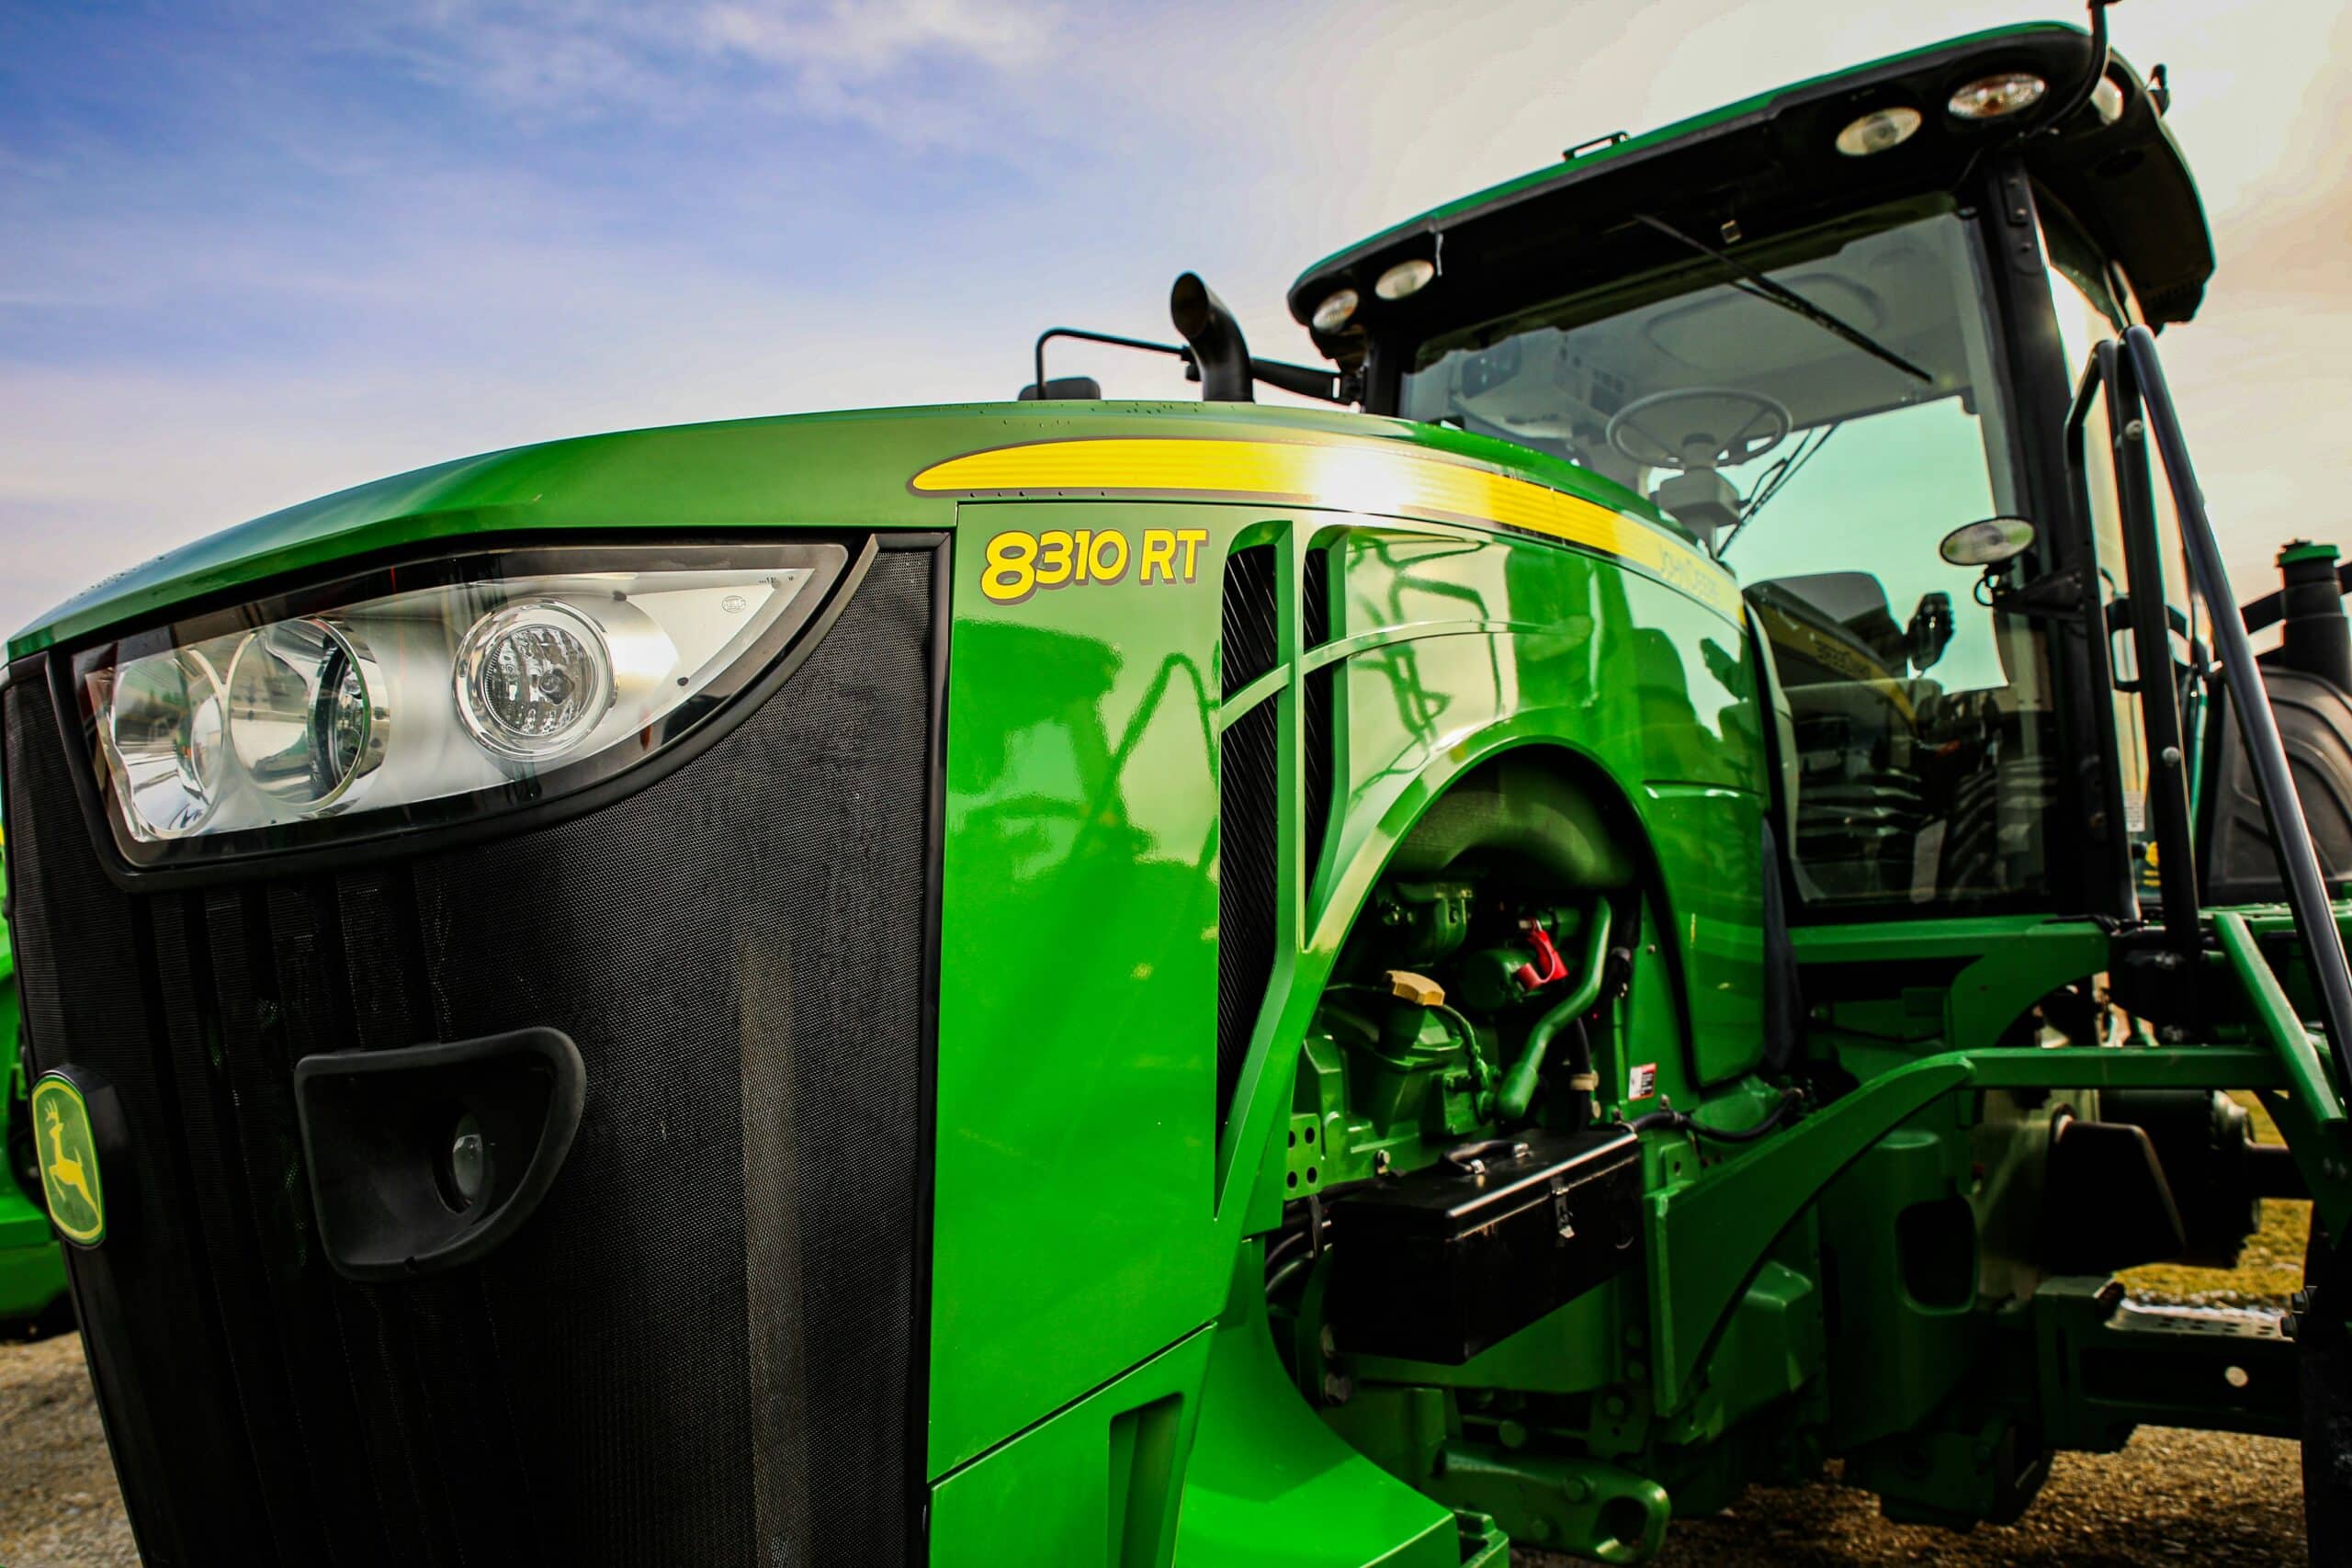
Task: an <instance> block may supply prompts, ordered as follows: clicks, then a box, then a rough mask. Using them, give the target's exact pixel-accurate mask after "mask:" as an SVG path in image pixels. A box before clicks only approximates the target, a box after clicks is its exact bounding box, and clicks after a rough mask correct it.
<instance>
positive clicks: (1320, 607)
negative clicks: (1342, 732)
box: [1298, 547, 1340, 886]
mask: <svg viewBox="0 0 2352 1568" xmlns="http://www.w3.org/2000/svg"><path fill="white" fill-rule="evenodd" d="M1335 620H1336V612H1335V611H1334V608H1333V606H1332V604H1331V551H1330V549H1329V547H1326V548H1322V549H1313V550H1309V551H1307V552H1306V560H1305V561H1303V562H1301V563H1300V582H1299V586H1298V621H1299V630H1300V632H1301V633H1302V634H1303V636H1302V637H1301V640H1302V641H1303V642H1304V644H1305V645H1306V647H1308V648H1320V647H1321V646H1323V644H1325V643H1327V642H1329V641H1330V640H1331V636H1332V626H1333V625H1334V622H1335ZM1339 680H1340V665H1339V663H1337V662H1334V663H1330V664H1326V665H1324V666H1323V667H1322V668H1321V669H1319V670H1310V671H1307V672H1306V680H1305V681H1304V682H1302V683H1301V686H1300V699H1301V700H1300V704H1299V710H1298V723H1299V728H1300V730H1301V731H1302V734H1301V737H1300V739H1302V741H1303V742H1304V743H1305V746H1306V778H1305V779H1304V780H1303V781H1302V788H1301V789H1300V792H1299V811H1300V815H1299V826H1300V827H1301V829H1304V831H1305V833H1306V877H1307V882H1308V884H1309V886H1312V885H1313V883H1314V879H1315V874H1316V873H1317V872H1318V871H1320V870H1321V869H1322V866H1323V840H1324V838H1325V836H1326V835H1327V834H1328V833H1329V829H1330V826H1331V784H1332V780H1333V778H1334V777H1335V775H1336V774H1337V773H1338V769H1339V756H1338V750H1337V740H1338V733H1337V728H1336V712H1335V708H1336V705H1337V703H1338V701H1339Z"/></svg>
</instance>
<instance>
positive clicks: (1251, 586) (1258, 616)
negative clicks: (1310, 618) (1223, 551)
mask: <svg viewBox="0 0 2352 1568" xmlns="http://www.w3.org/2000/svg"><path fill="white" fill-rule="evenodd" d="M1278 564H1279V563H1278V562H1277V561H1276V560H1275V558H1274V547H1273V546H1272V545H1251V546H1250V547H1249V548H1247V549H1240V550H1236V551H1234V552H1233V553H1232V554H1231V555H1229V556H1227V557H1226V558H1225V656H1224V657H1225V662H1224V670H1225V694H1226V695H1227V696H1228V697H1229V696H1231V695H1233V694H1234V693H1236V692H1238V691H1239V690H1240V689H1241V688H1242V687H1244V686H1246V685H1248V684H1249V683H1250V682H1252V681H1254V680H1256V679H1257V678H1258V677H1259V676H1261V675H1263V674H1264V673H1265V672H1266V671H1269V670H1272V668H1273V667H1274V664H1275V661H1276V660H1280V659H1281V657H1282V639H1281V629H1280V627H1279V626H1277V624H1276V622H1275V610H1274V571H1275V569H1276V567H1277V565H1278Z"/></svg>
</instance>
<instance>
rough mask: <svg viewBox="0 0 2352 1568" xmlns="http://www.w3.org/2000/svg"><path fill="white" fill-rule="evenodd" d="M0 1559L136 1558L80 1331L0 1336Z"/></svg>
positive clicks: (104, 1562)
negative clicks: (29, 1338) (6, 1339)
mask: <svg viewBox="0 0 2352 1568" xmlns="http://www.w3.org/2000/svg"><path fill="white" fill-rule="evenodd" d="M0 1565H5V1568H117V1565H119V1568H139V1551H138V1548H136V1547H134V1546H133V1545H132V1544H131V1542H130V1520H129V1519H126V1518H125V1517H123V1513H122V1495H121V1494H120V1493H119V1492H118V1491H117V1490H116V1489H115V1483H114V1461H112V1460H110V1459H108V1458H107V1440H106V1438H105V1436H104V1435H103V1434H101V1433H100V1432H99V1430H98V1407H97V1404H96V1401H94V1400H93V1399H92V1398H91V1396H90V1374H89V1371H88V1370H87V1369H86V1368H85V1367H84V1365H83V1364H82V1339H81V1337H80V1336H79V1335H75V1334H60V1335H56V1336H53V1337H51V1338H48V1339H40V1340H36V1341H34V1342H33V1343H31V1344H29V1345H28V1344H23V1343H11V1344H0Z"/></svg>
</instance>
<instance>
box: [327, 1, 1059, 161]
mask: <svg viewBox="0 0 2352 1568" xmlns="http://www.w3.org/2000/svg"><path fill="white" fill-rule="evenodd" d="M1060 15H1061V14H1060V12H1059V10H1058V8H1057V7H1055V6H1048V5H1021V6H1014V5H1005V4H1001V3H999V0H818V3H810V0H709V3H703V4H689V5H659V4H648V3H644V0H623V3H620V4H613V5H587V4H581V3H579V0H441V3H439V4H436V5H434V6H429V7H426V8H424V10H421V11H418V10H411V9H406V8H396V9H391V10H375V11H366V12H361V13H358V14H357V17H356V20H355V21H353V22H352V23H350V24H349V26H350V31H349V32H347V33H346V34H345V36H344V37H343V39H341V41H340V44H339V47H340V48H342V49H345V50H348V51H356V52H360V53H363V54H366V53H373V54H375V55H377V56H379V57H380V58H382V59H384V60H386V61H389V62H392V63H394V64H396V65H397V66H398V67H400V68H401V69H403V70H406V71H408V72H410V73H413V75H415V76H416V77H417V78H418V79H420V80H422V81H424V82H428V83H431V84H433V85H436V86H441V87H445V88H449V89H453V90H457V91H459V92H463V93H465V94H468V95H469V96H473V97H475V98H477V99H478V100H480V101H481V102H483V103H484V104H486V105H488V106H490V107H493V108H496V109H498V110H500V111H502V112H505V113H510V114H514V115H518V116H524V117H533V118H556V119H572V118H584V119H594V118H607V117H614V116H624V115H625V116H639V115H650V116H653V117H656V118H661V119H663V120H668V121H672V122H680V121H686V120H693V119H704V118H731V117H739V116H741V115H743V114H744V113H746V112H747V111H750V112H755V113H761V114H768V115H779V116H787V117H797V118H806V119H813V120H827V121H839V122H844V123H849V124H854V125H857V126H860V127H863V128H865V129H866V130H871V131H874V132H877V133H879V134H881V135H884V136H886V137H888V138H889V139H891V140H894V141H901V142H905V143H908V144H910V145H917V146H929V145H935V144H938V143H941V142H943V141H947V140H949V139H951V138H953V137H955V136H956V135H958V134H960V133H965V132H968V131H969V130H971V129H972V128H973V127H974V126H975V124H976V123H977V119H976V117H975V116H974V115H973V114H971V113H968V112H964V106H965V104H966V103H967V101H968V96H969V89H970V87H971V86H972V85H975V84H976V83H981V82H988V81H991V80H997V81H1000V82H1001V79H1004V78H1008V77H1012V76H1015V75H1018V74H1020V73H1025V72H1028V71H1030V70H1032V69H1033V68H1035V67H1038V66H1040V65H1042V64H1044V63H1046V62H1047V61H1049V60H1050V58H1051V57H1052V55H1053V53H1054V42H1055V36H1056V31H1057V24H1058V22H1059V19H1060ZM944 79H957V80H960V82H961V84H962V86H963V88H964V91H963V92H961V93H954V94H950V93H943V92H941V91H940V90H939V86H940V83H941V82H942V81H943V80H944Z"/></svg>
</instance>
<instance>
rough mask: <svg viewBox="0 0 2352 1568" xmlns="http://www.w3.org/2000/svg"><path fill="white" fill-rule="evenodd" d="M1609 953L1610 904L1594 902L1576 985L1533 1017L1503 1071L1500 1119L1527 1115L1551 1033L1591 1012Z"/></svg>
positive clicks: (1513, 1119)
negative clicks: (1515, 1055)
mask: <svg viewBox="0 0 2352 1568" xmlns="http://www.w3.org/2000/svg"><path fill="white" fill-rule="evenodd" d="M1608 955H1609V906H1608V905H1607V904H1605V903H1603V904H1596V905H1594V906H1593V912H1592V919H1590V920H1589V921H1588V922H1587V924H1586V928H1585V942H1584V967H1583V969H1582V971H1581V972H1579V973H1578V975H1577V980H1576V988H1575V989H1574V990H1572V991H1570V992H1569V993H1568V995H1567V996H1566V998H1564V999H1563V1000H1561V1001H1559V1002H1557V1003H1555V1005H1554V1006H1553V1008H1552V1010H1550V1011H1549V1012H1546V1013H1545V1014H1544V1016H1543V1017H1542V1018H1539V1019H1537V1020H1536V1021H1535V1027H1534V1028H1533V1029H1531V1030H1529V1031H1528V1032H1527V1043H1526V1044H1524V1045H1521V1047H1520V1048H1519V1059H1518V1060H1517V1061H1515V1062H1513V1063H1512V1064H1511V1065H1510V1072H1508V1073H1505V1074H1504V1075H1503V1087H1502V1090H1501V1092H1500V1093H1498V1095H1497V1096H1496V1097H1495V1111H1496V1114H1497V1115H1498V1116H1499V1117H1501V1118H1502V1120H1504V1121H1506V1122H1519V1121H1523V1120H1525V1119H1526V1116H1527V1108H1528V1107H1529V1106H1530V1105H1532V1104H1533V1103H1534V1101H1535V1085H1536V1083H1537V1081H1538V1080H1539V1079H1541V1078H1542V1077H1543V1076H1544V1055H1545V1054H1546V1053H1547V1052H1549V1051H1550V1050H1551V1048H1552V1037H1553V1036H1554V1035H1555V1034H1557V1033H1559V1032H1560V1031H1561V1030H1563V1029H1566V1027H1567V1026H1568V1025H1569V1024H1571V1023H1574V1022H1576V1021H1577V1020H1578V1019H1580V1018H1582V1017H1583V1016H1584V1015H1585V1014H1586V1013H1589V1012H1590V1011H1591V1010H1592V1006H1593V1004H1594V1003H1595V1002H1597V1001H1599V1000H1600V982H1601V977H1602V976H1603V974H1604V973H1605V972H1606V970H1607V964H1606V963H1605V960H1606V959H1607V957H1608Z"/></svg>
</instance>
